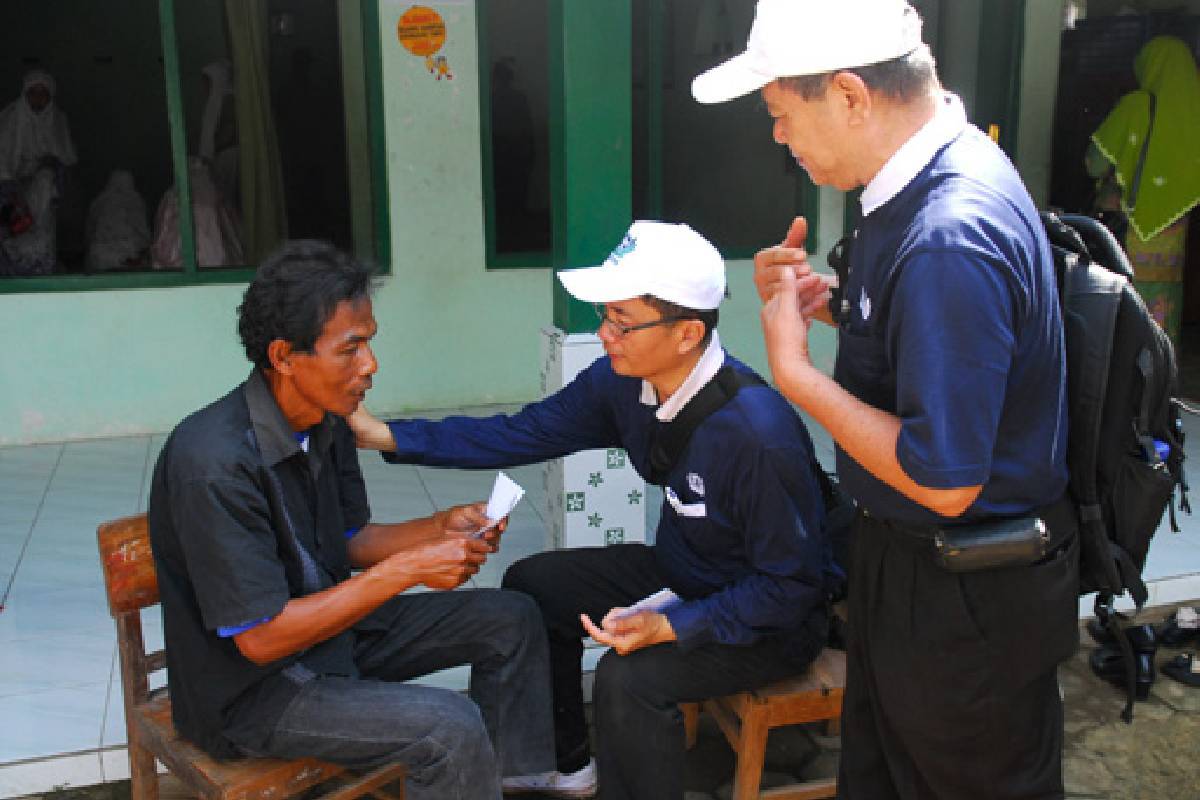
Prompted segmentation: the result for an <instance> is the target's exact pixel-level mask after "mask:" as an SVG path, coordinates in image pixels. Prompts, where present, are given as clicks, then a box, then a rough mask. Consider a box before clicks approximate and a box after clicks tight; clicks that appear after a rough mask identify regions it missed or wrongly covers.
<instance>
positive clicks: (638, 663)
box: [503, 544, 825, 800]
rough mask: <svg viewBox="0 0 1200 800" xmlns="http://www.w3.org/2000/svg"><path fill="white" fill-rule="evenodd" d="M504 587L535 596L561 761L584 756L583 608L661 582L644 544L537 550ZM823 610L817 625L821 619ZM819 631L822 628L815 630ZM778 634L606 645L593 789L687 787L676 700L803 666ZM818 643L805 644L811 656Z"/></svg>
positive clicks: (603, 608)
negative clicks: (621, 647) (632, 647)
mask: <svg viewBox="0 0 1200 800" xmlns="http://www.w3.org/2000/svg"><path fill="white" fill-rule="evenodd" d="M503 585H504V587H505V588H508V589H517V590H520V591H522V592H526V593H527V594H530V595H532V596H533V598H534V599H535V600H536V601H537V603H538V606H539V607H540V608H541V610H542V617H543V619H544V620H545V622H546V633H547V638H548V639H549V642H550V666H551V671H552V673H553V686H554V727H555V745H556V750H557V754H558V769H559V770H561V771H563V772H574V771H575V770H577V769H579V768H581V767H583V766H584V765H586V764H587V762H588V758H589V757H590V756H589V753H590V750H589V747H588V734H587V724H586V721H585V719H584V711H583V693H582V690H581V688H580V679H581V677H582V676H581V665H580V659H581V657H582V655H583V636H584V633H583V628H582V626H581V625H580V623H579V615H580V614H581V613H585V614H588V615H589V616H590V617H591V618H592V620H593V621H595V622H597V623H599V621H600V619H601V618H603V616H604V615H605V614H606V613H608V611H609V609H611V608H613V607H615V606H628V605H630V604H631V603H633V602H635V601H637V600H640V599H642V598H643V597H645V596H646V595H649V594H651V593H652V592H656V591H658V590H659V589H661V588H663V587H664V586H665V585H666V583H665V581H664V579H663V577H662V575H661V574H660V573H659V570H658V567H657V565H656V564H655V561H654V553H653V550H652V549H651V548H649V547H646V546H645V545H638V544H626V545H613V546H611V547H604V548H589V549H580V550H561V551H556V552H549V553H540V554H538V555H535V556H531V557H529V558H526V559H523V560H521V561H519V562H517V563H516V564H513V565H512V566H511V567H510V568H509V570H508V572H507V573H506V574H505V576H504V584H503ZM824 624H825V620H824V617H823V616H822V615H814V625H818V626H820V627H822V628H823V626H824ZM816 638H817V639H818V640H819V641H823V640H824V632H823V629H822V631H820V632H819V633H818V636H817V637H816ZM782 651H783V648H782V647H781V646H780V644H779V643H778V642H777V641H775V640H774V639H764V640H762V641H760V642H758V643H756V644H754V645H750V646H747V647H732V646H729V645H720V644H710V645H702V646H700V647H696V648H693V649H691V650H687V651H684V650H681V649H680V648H679V647H678V646H677V645H676V644H674V643H671V644H661V645H656V646H654V647H647V648H644V649H642V650H638V651H636V652H633V653H630V654H628V655H625V656H621V655H618V654H617V653H616V651H611V650H610V651H609V652H608V653H606V654H605V655H604V656H603V657H602V658H601V659H600V664H599V666H597V668H596V676H595V677H596V682H595V691H594V694H593V706H592V707H593V710H594V713H595V729H596V761H597V767H598V770H599V787H600V789H599V797H600V798H602V799H603V800H616V798H644V800H679V799H680V798H682V797H683V760H684V734H683V718H682V715H681V714H680V713H679V708H678V704H679V703H680V702H686V701H693V700H703V699H706V698H709V697H716V696H720V695H725V694H731V693H733V692H739V691H744V690H746V689H751V688H755V687H758V686H762V685H763V684H766V683H770V682H771V681H774V680H778V679H780V678H783V677H786V676H788V675H794V674H796V673H797V672H801V671H803V669H804V664H803V663H797V662H795V661H792V660H789V659H788V658H786V657H785V656H784V654H783V652H782ZM815 655H816V653H815V652H814V653H812V654H810V658H811V657H812V656H815Z"/></svg>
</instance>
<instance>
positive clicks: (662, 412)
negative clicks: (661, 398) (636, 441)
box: [641, 331, 725, 422]
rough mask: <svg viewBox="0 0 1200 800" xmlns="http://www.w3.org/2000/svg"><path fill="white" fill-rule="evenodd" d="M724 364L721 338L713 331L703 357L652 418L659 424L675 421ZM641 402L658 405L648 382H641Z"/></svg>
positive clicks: (655, 393)
mask: <svg viewBox="0 0 1200 800" xmlns="http://www.w3.org/2000/svg"><path fill="white" fill-rule="evenodd" d="M724 363H725V351H724V350H722V349H721V337H719V336H717V332H716V331H713V332H712V339H710V340H709V342H708V347H707V348H706V349H705V350H704V355H702V356H700V360H699V361H697V362H696V366H694V367H692V371H691V372H690V373H688V376H687V378H685V379H684V381H683V383H681V384H679V388H678V389H676V390H675V393H674V394H672V395H671V396H670V397H668V398H667V402H665V403H663V404H662V405H661V406H658V410H657V411H655V412H654V416H656V417H658V420H659V422H670V421H671V420H673V419H675V415H676V414H678V413H679V412H680V410H681V409H682V408H683V407H684V406H685V405H687V402H688V401H689V400H691V399H692V398H693V397H695V396H696V393H697V392H699V391H700V390H701V389H703V388H704V387H705V386H706V385H708V382H709V381H711V380H712V379H713V378H714V377H715V376H716V374H717V370H719V369H720V368H721V366H722V365H723V364H724ZM641 401H642V405H646V406H657V405H658V393H657V392H655V391H654V386H652V385H651V383H650V381H645V380H644V381H642V397H641Z"/></svg>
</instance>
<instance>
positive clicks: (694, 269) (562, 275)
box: [558, 220, 725, 311]
mask: <svg viewBox="0 0 1200 800" xmlns="http://www.w3.org/2000/svg"><path fill="white" fill-rule="evenodd" d="M558 279H559V280H560V281H562V285H563V288H564V289H566V290H567V291H568V292H570V293H571V295H572V296H573V297H575V298H576V299H579V300H582V301H583V302H585V303H615V302H617V301H618V300H630V299H632V298H635V297H641V296H642V295H644V294H648V295H652V296H654V297H657V298H659V299H660V300H666V301H667V302H669V303H675V304H676V305H680V306H683V307H684V308H691V309H695V310H697V311H708V310H710V309H714V308H716V307H717V306H719V305H721V299H722V298H723V297H725V259H723V258H721V254H720V253H719V252H717V248H715V247H713V246H712V244H710V243H709V241H708V240H707V239H705V238H704V237H703V236H701V235H700V234H698V233H696V232H695V231H694V230H692V229H691V228H690V227H688V226H687V225H683V224H673V223H669V222H651V221H647V220H638V221H637V222H635V223H633V224H632V225H630V226H629V232H628V233H626V234H625V238H624V239H622V240H621V243H620V244H619V245H617V246H616V248H615V249H614V250H613V251H612V253H611V254H610V255H609V257H608V258H607V259H606V260H605V261H604V263H603V264H601V265H600V266H598V267H581V268H579V269H568V270H563V271H562V272H559V273H558Z"/></svg>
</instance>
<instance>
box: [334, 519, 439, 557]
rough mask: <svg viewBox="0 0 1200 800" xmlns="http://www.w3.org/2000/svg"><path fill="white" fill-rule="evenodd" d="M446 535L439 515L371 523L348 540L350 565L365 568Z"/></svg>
mask: <svg viewBox="0 0 1200 800" xmlns="http://www.w3.org/2000/svg"><path fill="white" fill-rule="evenodd" d="M442 535H443V533H442V526H441V524H440V522H439V520H438V514H433V515H431V516H428V517H421V518H420V519H412V520H408V521H407V522H389V523H382V522H371V523H368V524H367V525H365V526H364V527H363V529H362V530H360V531H359V532H358V533H356V534H355V535H354V536H353V537H351V539H350V541H349V542H347V543H346V550H347V552H348V553H349V555H350V564H351V565H352V566H353V567H355V568H356V569H364V568H366V567H370V566H372V565H373V564H378V563H379V562H380V561H383V560H384V559H385V558H387V557H389V556H391V555H392V554H393V553H398V552H400V551H401V550H407V549H411V548H413V547H417V546H419V545H421V544H423V543H425V542H429V541H433V540H434V539H437V538H439V537H441V536H442Z"/></svg>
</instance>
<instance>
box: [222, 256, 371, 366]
mask: <svg viewBox="0 0 1200 800" xmlns="http://www.w3.org/2000/svg"><path fill="white" fill-rule="evenodd" d="M373 278H374V270H373V269H372V268H371V267H369V266H367V265H366V264H363V263H362V262H360V261H358V260H357V259H355V258H354V257H353V256H351V255H348V254H346V253H343V252H342V251H341V250H338V249H337V248H336V247H334V246H333V245H332V244H329V243H328V242H322V241H317V240H313V239H297V240H294V241H290V242H284V243H283V245H281V246H280V247H279V249H278V250H276V251H275V252H273V253H272V254H271V255H269V256H267V259H266V260H265V261H264V262H263V263H262V265H261V266H260V267H259V268H258V272H257V273H256V274H255V276H254V280H252V281H251V282H250V285H249V286H248V287H246V294H245V295H243V296H242V304H241V305H240V306H238V335H239V336H240V337H241V339H242V347H244V348H245V349H246V358H248V359H250V361H252V362H253V363H254V365H255V366H256V367H259V368H266V367H269V366H271V361H270V358H269V357H268V356H267V348H268V346H269V345H270V344H271V342H273V341H274V340H276V339H283V340H284V341H286V342H290V343H291V345H292V347H293V348H294V349H296V350H298V351H300V352H302V353H311V352H312V349H313V345H315V344H316V341H317V338H318V337H320V335H321V331H322V330H324V329H325V323H327V322H328V321H329V318H330V317H332V316H333V315H334V312H335V311H336V309H337V307H338V305H339V304H341V303H343V302H345V301H347V300H349V301H351V302H356V301H358V300H364V299H367V298H369V297H370V296H371V292H372V291H373V290H374V288H375V286H374V283H373Z"/></svg>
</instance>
